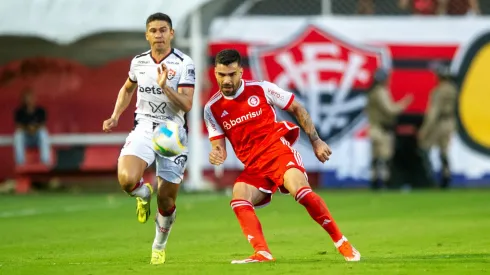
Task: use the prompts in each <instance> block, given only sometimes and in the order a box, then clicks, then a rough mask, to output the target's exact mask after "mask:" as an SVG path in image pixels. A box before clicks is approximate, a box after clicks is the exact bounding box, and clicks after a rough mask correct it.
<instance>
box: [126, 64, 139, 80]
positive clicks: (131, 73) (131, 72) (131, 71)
mask: <svg viewBox="0 0 490 275" xmlns="http://www.w3.org/2000/svg"><path fill="white" fill-rule="evenodd" d="M134 64H135V62H134V59H133V60H131V65H129V72H128V78H129V81H131V82H133V83H137V82H138V79H137V78H136V72H135V70H134Z"/></svg>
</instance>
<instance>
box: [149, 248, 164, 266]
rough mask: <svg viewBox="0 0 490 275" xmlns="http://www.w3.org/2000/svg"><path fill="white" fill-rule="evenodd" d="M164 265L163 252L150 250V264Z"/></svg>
mask: <svg viewBox="0 0 490 275" xmlns="http://www.w3.org/2000/svg"><path fill="white" fill-rule="evenodd" d="M164 263H165V250H163V249H162V250H157V249H152V250H151V261H150V264H164Z"/></svg>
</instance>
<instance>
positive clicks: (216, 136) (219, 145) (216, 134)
mask: <svg viewBox="0 0 490 275" xmlns="http://www.w3.org/2000/svg"><path fill="white" fill-rule="evenodd" d="M204 122H205V123H206V129H207V130H208V135H209V141H210V142H211V152H210V153H209V162H210V163H211V164H213V165H221V164H223V162H225V160H226V141H225V133H224V132H223V129H222V128H221V126H220V125H219V124H218V121H217V120H216V118H215V117H214V114H213V112H212V111H211V106H210V105H209V104H206V106H204Z"/></svg>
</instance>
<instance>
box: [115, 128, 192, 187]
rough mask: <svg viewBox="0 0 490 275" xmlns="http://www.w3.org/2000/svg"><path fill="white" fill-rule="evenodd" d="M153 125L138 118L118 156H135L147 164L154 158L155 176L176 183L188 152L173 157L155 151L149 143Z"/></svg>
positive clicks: (178, 180) (182, 176)
mask: <svg viewBox="0 0 490 275" xmlns="http://www.w3.org/2000/svg"><path fill="white" fill-rule="evenodd" d="M153 127H154V126H153V122H151V121H147V120H141V119H140V120H139V121H138V123H137V124H136V127H135V128H134V129H133V131H131V133H129V135H128V137H127V138H126V143H125V144H124V146H123V148H122V149H121V154H120V155H119V157H121V156H137V157H138V158H140V159H142V160H144V161H146V163H147V164H148V166H150V165H151V164H152V163H153V161H155V159H156V161H157V163H156V168H157V176H159V177H161V178H163V179H164V180H166V181H168V182H172V183H176V184H178V183H180V182H181V181H182V180H183V179H184V172H185V168H186V166H187V154H188V152H184V153H183V154H181V155H178V156H175V157H163V156H160V155H158V154H157V153H155V151H154V150H153V146H152V143H151V139H152V136H153Z"/></svg>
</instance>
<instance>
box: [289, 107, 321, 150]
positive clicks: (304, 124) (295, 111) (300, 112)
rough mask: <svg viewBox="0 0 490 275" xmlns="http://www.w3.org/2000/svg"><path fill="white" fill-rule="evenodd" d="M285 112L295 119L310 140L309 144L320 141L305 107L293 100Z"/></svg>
mask: <svg viewBox="0 0 490 275" xmlns="http://www.w3.org/2000/svg"><path fill="white" fill-rule="evenodd" d="M287 111H288V112H289V113H291V114H292V115H293V116H294V117H295V118H296V120H297V121H298V123H299V125H300V126H301V128H302V129H303V131H305V133H306V134H307V135H308V138H309V139H310V142H311V143H312V144H313V143H314V142H315V141H317V140H318V139H320V137H319V136H318V133H317V131H316V129H315V124H314V123H313V120H311V117H310V115H309V114H308V111H306V109H305V107H303V106H302V105H301V103H299V102H298V101H296V100H294V101H293V103H291V105H290V106H289V108H288V109H287Z"/></svg>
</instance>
